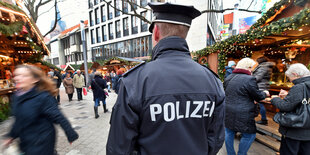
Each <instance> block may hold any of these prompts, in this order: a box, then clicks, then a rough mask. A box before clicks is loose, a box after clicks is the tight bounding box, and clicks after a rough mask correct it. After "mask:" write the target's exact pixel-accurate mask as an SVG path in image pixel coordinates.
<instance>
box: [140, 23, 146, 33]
mask: <svg viewBox="0 0 310 155" xmlns="http://www.w3.org/2000/svg"><path fill="white" fill-rule="evenodd" d="M146 31H147V24H142V25H141V32H146Z"/></svg>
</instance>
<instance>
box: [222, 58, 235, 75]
mask: <svg viewBox="0 0 310 155" xmlns="http://www.w3.org/2000/svg"><path fill="white" fill-rule="evenodd" d="M235 67H236V63H235V61H228V66H225V70H226V73H225V78H227V77H228V76H229V75H230V74H231V73H232V72H233V70H234V69H235Z"/></svg>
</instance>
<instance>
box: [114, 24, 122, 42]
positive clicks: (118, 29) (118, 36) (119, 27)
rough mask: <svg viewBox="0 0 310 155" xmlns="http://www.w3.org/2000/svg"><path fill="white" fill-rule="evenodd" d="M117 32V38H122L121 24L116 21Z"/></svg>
mask: <svg viewBox="0 0 310 155" xmlns="http://www.w3.org/2000/svg"><path fill="white" fill-rule="evenodd" d="M115 32H116V38H120V37H121V22H120V21H119V20H118V21H115Z"/></svg>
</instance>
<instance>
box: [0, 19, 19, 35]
mask: <svg viewBox="0 0 310 155" xmlns="http://www.w3.org/2000/svg"><path fill="white" fill-rule="evenodd" d="M23 25H24V23H23V22H22V21H18V22H14V23H10V24H9V25H6V24H3V23H0V32H1V33H2V34H3V35H6V36H12V35H14V34H19V33H20V31H21V30H22V29H23Z"/></svg>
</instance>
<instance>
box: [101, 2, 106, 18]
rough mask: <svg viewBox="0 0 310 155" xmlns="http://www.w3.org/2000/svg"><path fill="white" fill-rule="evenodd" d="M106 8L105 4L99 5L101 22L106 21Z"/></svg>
mask: <svg viewBox="0 0 310 155" xmlns="http://www.w3.org/2000/svg"><path fill="white" fill-rule="evenodd" d="M106 13H107V12H106V9H105V5H102V6H101V22H105V21H106Z"/></svg>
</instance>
